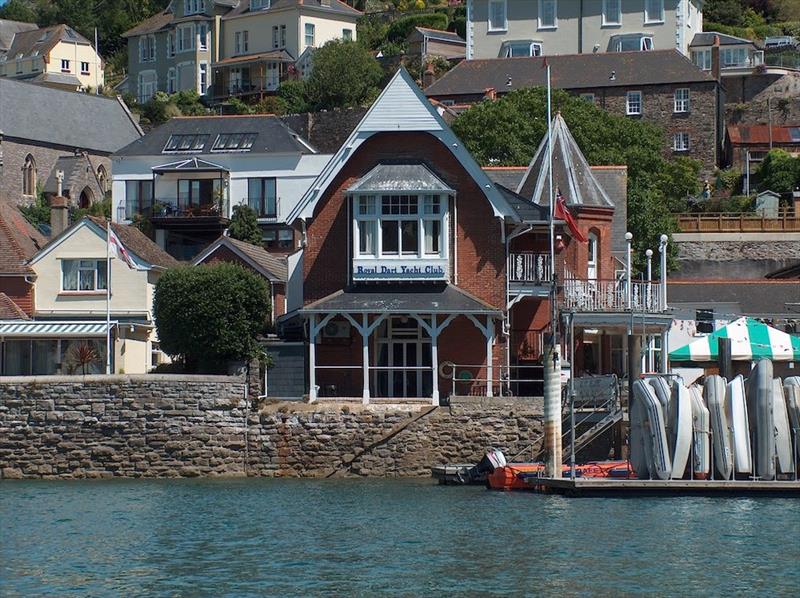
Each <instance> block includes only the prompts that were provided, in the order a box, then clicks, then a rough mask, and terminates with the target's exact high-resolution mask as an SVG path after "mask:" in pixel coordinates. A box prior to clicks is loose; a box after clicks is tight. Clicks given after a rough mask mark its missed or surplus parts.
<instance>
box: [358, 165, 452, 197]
mask: <svg viewBox="0 0 800 598" xmlns="http://www.w3.org/2000/svg"><path fill="white" fill-rule="evenodd" d="M348 191H349V192H352V193H367V192H375V193H380V192H384V191H387V192H389V191H398V192H402V191H406V192H407V191H423V192H429V193H455V191H453V189H452V188H451V187H450V186H449V185H448V184H447V183H445V182H444V181H442V179H440V178H439V177H438V176H436V175H435V174H433V172H431V170H430V169H429V168H428V167H427V166H425V165H424V164H378V165H377V166H375V167H374V168H373V169H372V170H370V171H369V172H368V173H367V174H365V175H364V176H363V177H361V178H360V179H359V180H358V181H356V182H355V183H354V184H353V185H351V186H350V188H349V189H348Z"/></svg>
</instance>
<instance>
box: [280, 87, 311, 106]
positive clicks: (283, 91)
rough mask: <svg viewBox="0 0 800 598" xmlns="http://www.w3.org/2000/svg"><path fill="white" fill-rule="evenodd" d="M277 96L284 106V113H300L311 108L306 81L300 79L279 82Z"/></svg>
mask: <svg viewBox="0 0 800 598" xmlns="http://www.w3.org/2000/svg"><path fill="white" fill-rule="evenodd" d="M278 97H279V98H280V99H281V100H283V102H284V105H285V106H286V108H285V113H286V114H301V113H303V112H308V111H309V110H310V109H311V106H310V104H309V100H308V90H307V89H306V83H305V81H303V80H302V79H298V80H295V81H284V82H283V83H281V86H280V87H279V88H278Z"/></svg>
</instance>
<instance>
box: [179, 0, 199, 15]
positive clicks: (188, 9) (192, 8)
mask: <svg viewBox="0 0 800 598" xmlns="http://www.w3.org/2000/svg"><path fill="white" fill-rule="evenodd" d="M201 12H203V0H184V2H183V13H184V14H186V15H196V14H198V13H201Z"/></svg>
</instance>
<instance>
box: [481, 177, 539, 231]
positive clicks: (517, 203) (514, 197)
mask: <svg viewBox="0 0 800 598" xmlns="http://www.w3.org/2000/svg"><path fill="white" fill-rule="evenodd" d="M490 178H491V177H490ZM495 187H497V190H498V191H499V192H500V193H501V194H502V195H503V197H505V198H506V201H507V202H508V204H509V205H510V206H511V207H512V208H513V210H514V211H515V212H516V213H517V216H519V219H520V220H521V221H522V222H549V221H550V210H548V209H547V208H546V207H544V206H537V205H536V204H535V203H533V202H532V201H530V200H528V199H525V198H524V197H522V196H521V195H519V194H518V193H516V192H515V191H512V190H511V189H509V188H508V187H506V186H505V185H501V184H499V183H495Z"/></svg>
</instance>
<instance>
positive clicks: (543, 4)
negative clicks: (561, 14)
mask: <svg viewBox="0 0 800 598" xmlns="http://www.w3.org/2000/svg"><path fill="white" fill-rule="evenodd" d="M557 27H558V0H539V29H556V28H557Z"/></svg>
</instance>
